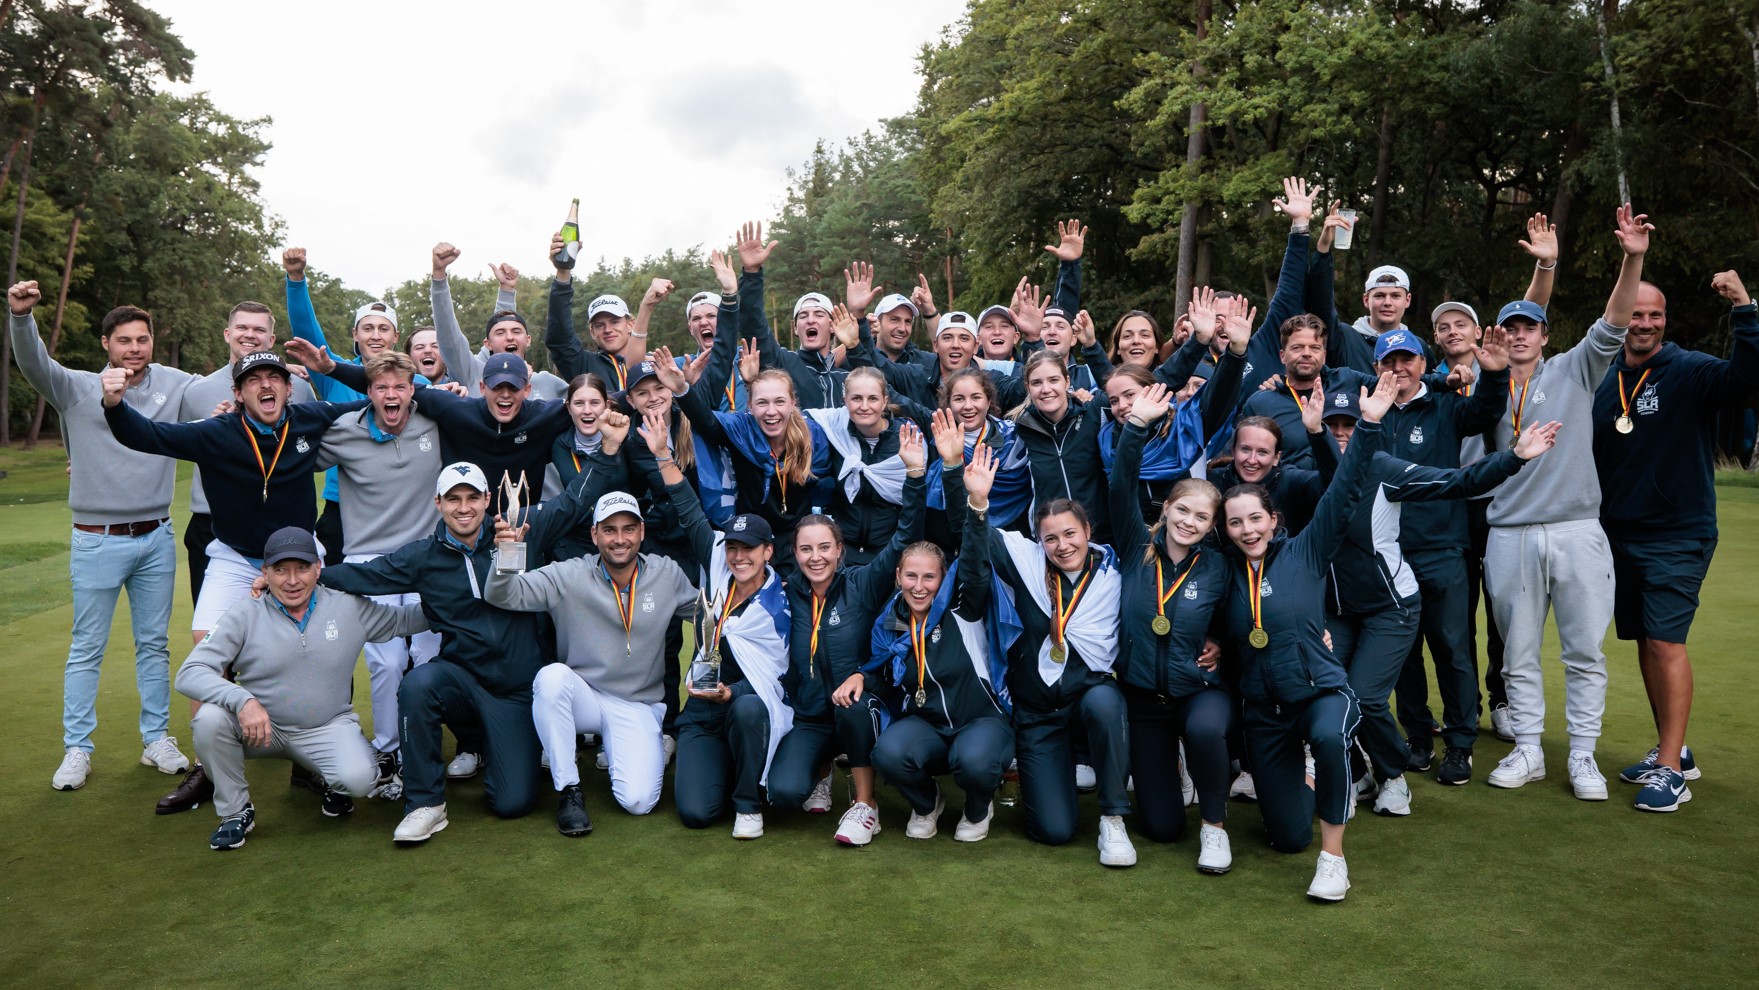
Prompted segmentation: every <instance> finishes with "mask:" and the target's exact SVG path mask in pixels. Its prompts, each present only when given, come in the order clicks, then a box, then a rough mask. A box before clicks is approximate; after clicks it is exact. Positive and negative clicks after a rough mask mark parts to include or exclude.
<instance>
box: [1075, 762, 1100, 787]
mask: <svg viewBox="0 0 1759 990" xmlns="http://www.w3.org/2000/svg"><path fill="white" fill-rule="evenodd" d="M1075 789H1076V790H1078V791H1082V792H1086V791H1096V790H1099V774H1097V773H1094V772H1093V768H1092V767H1090V766H1088V765H1087V764H1085V763H1077V764H1075Z"/></svg>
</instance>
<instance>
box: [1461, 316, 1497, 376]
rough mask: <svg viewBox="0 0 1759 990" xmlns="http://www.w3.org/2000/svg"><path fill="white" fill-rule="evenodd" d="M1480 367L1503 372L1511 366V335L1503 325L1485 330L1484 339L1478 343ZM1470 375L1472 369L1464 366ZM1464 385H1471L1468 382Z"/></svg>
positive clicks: (1463, 368) (1464, 369) (1485, 369)
mask: <svg viewBox="0 0 1759 990" xmlns="http://www.w3.org/2000/svg"><path fill="white" fill-rule="evenodd" d="M1477 351H1478V367H1479V368H1481V369H1483V370H1484V371H1501V370H1503V369H1504V368H1507V367H1508V366H1509V333H1508V331H1507V330H1504V329H1503V328H1502V324H1500V323H1499V324H1496V325H1494V326H1488V327H1485V328H1484V339H1483V340H1481V341H1479V342H1478V347H1477ZM1461 370H1463V371H1465V372H1466V373H1467V374H1468V375H1470V374H1471V373H1472V369H1470V368H1465V367H1463V366H1462V368H1461ZM1463 384H1466V385H1470V384H1471V381H1470V380H1467V381H1466V382H1464V383H1463Z"/></svg>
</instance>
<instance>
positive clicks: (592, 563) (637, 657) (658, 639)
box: [483, 553, 696, 704]
mask: <svg viewBox="0 0 1759 990" xmlns="http://www.w3.org/2000/svg"><path fill="white" fill-rule="evenodd" d="M619 598H620V596H619V595H618V594H617V593H615V592H613V591H612V590H611V582H610V579H609V578H607V577H606V576H605V570H604V568H603V567H601V566H600V565H599V558H598V555H597V554H591V555H588V556H585V557H575V558H573V559H571V560H563V561H558V562H556V563H554V564H547V565H545V566H543V567H540V568H538V569H537V570H535V571H527V572H526V573H524V574H500V573H497V572H495V571H493V570H491V571H490V572H489V583H488V584H487V586H485V587H484V588H483V600H484V601H486V602H488V603H489V604H490V605H494V606H496V607H499V608H504V609H508V610H510V611H514V612H543V611H548V612H549V613H550V615H551V617H552V618H553V619H555V622H556V653H557V655H558V656H559V657H560V658H561V659H562V661H563V662H564V663H566V664H567V665H568V666H570V667H572V668H574V670H575V671H576V672H577V673H579V674H580V677H581V679H582V680H584V681H586V683H588V684H591V685H592V686H593V688H594V689H595V690H599V691H604V692H606V693H608V694H611V695H614V696H616V697H618V698H622V699H623V700H625V701H638V702H643V703H645V704H653V703H655V702H658V701H660V700H662V699H663V698H664V692H663V691H662V689H661V686H660V679H661V675H662V674H663V673H664V671H665V664H664V663H663V662H662V658H663V657H664V656H665V652H666V627H667V626H668V625H670V624H671V622H672V617H673V616H675V615H676V616H680V617H683V618H690V617H693V616H694V615H695V614H696V586H695V585H693V584H691V583H690V579H689V578H688V577H687V576H685V574H684V570H683V569H682V568H680V567H679V566H678V565H677V564H675V563H673V562H672V560H671V558H669V557H661V556H658V555H655V554H645V553H644V554H642V555H641V563H640V565H639V566H638V567H637V569H636V578H635V605H634V609H635V614H634V620H633V621H632V622H631V623H630V627H629V636H628V638H627V639H626V640H625V643H626V644H627V647H626V649H625V651H624V652H621V653H619V652H618V651H617V647H618V645H619V644H618V642H617V641H618V640H622V639H624V635H623V618H622V616H621V614H620V613H619V612H618V604H617V603H618V600H619ZM625 600H626V599H625Z"/></svg>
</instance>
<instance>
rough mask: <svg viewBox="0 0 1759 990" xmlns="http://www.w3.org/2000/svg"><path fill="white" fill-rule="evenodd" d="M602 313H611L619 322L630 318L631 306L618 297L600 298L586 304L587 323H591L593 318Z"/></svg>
mask: <svg viewBox="0 0 1759 990" xmlns="http://www.w3.org/2000/svg"><path fill="white" fill-rule="evenodd" d="M600 313H609V314H611V315H612V316H615V317H616V318H617V319H619V320H621V319H625V318H627V317H628V316H629V304H628V303H625V302H624V301H623V300H622V299H621V298H620V297H618V296H599V297H598V298H597V299H594V300H593V301H592V302H590V303H587V304H586V322H588V323H591V322H592V318H593V317H595V316H597V315H599V314H600Z"/></svg>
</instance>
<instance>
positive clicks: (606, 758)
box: [592, 746, 611, 770]
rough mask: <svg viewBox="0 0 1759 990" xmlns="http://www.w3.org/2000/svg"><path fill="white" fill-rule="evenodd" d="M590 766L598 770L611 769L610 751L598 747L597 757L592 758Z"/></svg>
mask: <svg viewBox="0 0 1759 990" xmlns="http://www.w3.org/2000/svg"><path fill="white" fill-rule="evenodd" d="M592 765H593V766H595V767H597V768H599V769H600V770H609V769H611V752H610V750H607V749H605V747H603V746H600V747H599V753H598V755H597V756H595V757H593V758H592Z"/></svg>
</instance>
